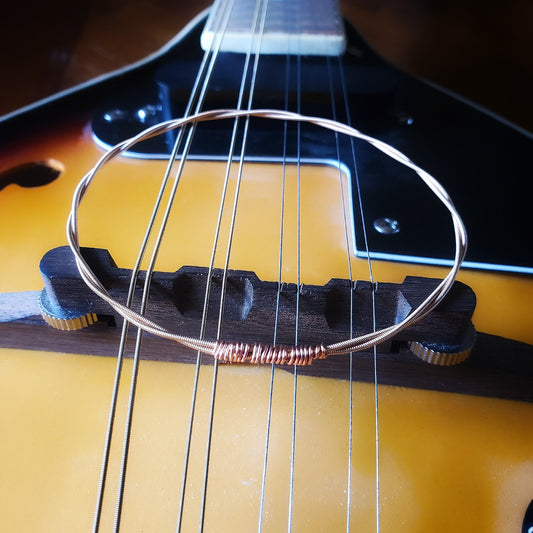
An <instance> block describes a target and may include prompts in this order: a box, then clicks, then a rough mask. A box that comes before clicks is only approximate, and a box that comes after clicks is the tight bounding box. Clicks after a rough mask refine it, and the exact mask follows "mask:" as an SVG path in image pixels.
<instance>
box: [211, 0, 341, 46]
mask: <svg viewBox="0 0 533 533" xmlns="http://www.w3.org/2000/svg"><path fill="white" fill-rule="evenodd" d="M263 2H265V3H266V4H263ZM201 45H202V48H203V49H204V50H209V49H212V48H218V46H219V45H220V48H219V49H220V50H221V51H223V52H237V53H247V52H249V51H252V52H260V53H262V54H294V55H320V56H336V55H340V54H342V53H343V51H344V47H345V38H344V28H343V24H342V18H341V15H340V12H339V8H338V4H337V0H268V1H267V0H263V1H261V0H258V1H257V2H256V1H254V0H216V2H215V4H214V5H213V8H212V9H211V13H210V15H209V18H208V20H207V23H206V26H205V29H204V31H203V33H202V39H201Z"/></svg>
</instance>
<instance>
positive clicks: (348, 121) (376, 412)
mask: <svg viewBox="0 0 533 533" xmlns="http://www.w3.org/2000/svg"><path fill="white" fill-rule="evenodd" d="M339 66H340V68H339V74H340V78H341V87H342V93H343V100H344V106H345V112H346V124H347V125H348V126H351V125H352V119H351V116H350V106H349V103H348V90H347V86H346V78H345V76H344V63H343V61H342V58H341V57H339ZM350 147H351V154H352V162H353V168H354V181H355V185H356V191H357V199H358V204H359V214H360V217H361V229H362V231H363V240H364V246H365V251H366V256H367V264H368V275H369V280H370V283H371V284H372V286H373V287H374V286H375V283H374V274H373V271H372V260H371V258H370V250H369V245H368V235H367V229H366V223H365V217H364V209H363V199H362V192H361V186H360V181H359V173H358V168H357V161H356V156H355V143H354V139H353V137H350ZM372 327H373V331H374V332H375V331H376V300H375V293H374V291H372ZM373 359H374V432H375V450H376V451H375V453H376V461H375V465H376V468H375V475H376V532H377V533H379V532H380V520H381V514H380V506H381V502H380V496H381V494H380V465H379V409H378V406H379V403H378V401H379V391H378V375H377V348H376V346H375V345H374V346H373ZM352 364H353V352H350V372H352ZM350 383H351V381H350Z"/></svg>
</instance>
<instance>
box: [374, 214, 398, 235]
mask: <svg viewBox="0 0 533 533" xmlns="http://www.w3.org/2000/svg"><path fill="white" fill-rule="evenodd" d="M374 229H375V230H376V231H377V232H378V233H381V234H383V235H393V234H395V233H399V232H400V223H399V222H398V221H397V220H395V219H394V218H389V217H381V218H376V220H374Z"/></svg>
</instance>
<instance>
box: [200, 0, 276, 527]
mask: <svg viewBox="0 0 533 533" xmlns="http://www.w3.org/2000/svg"><path fill="white" fill-rule="evenodd" d="M267 6H268V0H264V1H262V0H257V2H256V4H255V9H254V14H253V17H252V28H251V35H253V38H252V40H251V43H250V48H249V50H248V51H247V53H246V59H245V64H244V68H243V75H242V78H241V85H240V89H239V96H238V99H237V105H236V109H242V105H243V100H244V94H245V88H246V85H247V83H246V79H247V77H248V72H249V69H250V61H251V56H252V55H253V56H254V61H253V64H252V70H251V79H250V83H249V91H248V102H247V109H248V110H250V109H252V101H253V96H254V90H255V82H256V79H257V70H258V63H259V57H260V51H261V45H262V37H263V34H264V26H265V21H266V12H267ZM249 124H250V117H246V118H245V121H244V128H243V133H242V140H241V150H240V155H239V166H238V171H237V179H236V186H235V192H234V198H233V206H232V212H231V219H230V225H229V234H228V240H227V246H226V254H225V262H224V269H223V275H222V285H221V292H220V305H219V313H218V324H217V340H218V339H219V338H220V333H221V328H222V323H223V315H224V303H225V296H226V294H225V293H226V286H227V279H228V269H229V261H230V256H231V247H232V243H233V235H234V230H235V224H236V217H237V206H238V201H239V193H240V187H241V183H242V177H243V170H244V159H245V153H246V146H247V139H248V132H249ZM238 127H239V119H238V118H236V119H235V121H234V126H233V132H232V137H231V143H230V149H229V153H228V157H227V165H226V175H225V180H224V187H223V194H222V198H221V202H220V208H219V218H218V222H217V226H216V230H215V238H214V242H213V247H212V255H211V264H210V267H209V274H208V277H207V279H208V287H207V288H206V299H205V301H204V317H203V321H202V322H203V323H205V321H206V320H207V313H206V311H207V306H208V292H209V290H210V289H209V285H210V283H211V280H212V271H213V268H214V260H215V255H216V251H217V248H218V241H219V236H220V230H221V221H222V215H223V212H224V209H225V204H226V195H227V190H228V185H229V176H230V171H231V167H232V163H233V158H234V154H235V150H236V146H237V133H238ZM203 327H204V326H203ZM217 381H218V361H216V360H215V361H214V364H213V372H212V381H211V399H210V406H209V415H208V422H207V435H206V447H205V459H204V474H203V487H202V496H201V506H200V521H199V531H203V528H204V521H205V513H206V504H207V489H208V480H209V465H210V459H211V446H212V438H213V424H214V415H215V399H216V388H217Z"/></svg>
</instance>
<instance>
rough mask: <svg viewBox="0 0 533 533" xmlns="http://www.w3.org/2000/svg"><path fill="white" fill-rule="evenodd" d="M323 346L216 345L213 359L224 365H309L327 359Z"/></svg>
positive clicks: (221, 343) (238, 343)
mask: <svg viewBox="0 0 533 533" xmlns="http://www.w3.org/2000/svg"><path fill="white" fill-rule="evenodd" d="M327 355H328V354H327V350H326V348H325V346H322V345H319V346H285V345H276V346H275V345H273V344H260V343H259V344H253V345H251V344H248V343H246V342H224V341H219V342H217V343H216V346H215V349H214V353H213V357H215V359H218V360H219V361H223V362H224V363H252V364H276V365H296V366H302V365H310V364H311V363H312V362H313V361H314V360H315V359H325V358H326V357H327Z"/></svg>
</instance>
